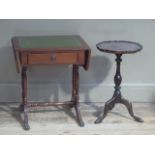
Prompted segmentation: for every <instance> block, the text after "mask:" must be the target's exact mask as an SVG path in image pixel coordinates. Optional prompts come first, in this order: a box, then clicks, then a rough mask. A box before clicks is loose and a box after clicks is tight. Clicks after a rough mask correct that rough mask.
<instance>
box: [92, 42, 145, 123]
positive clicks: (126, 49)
mask: <svg viewBox="0 0 155 155" xmlns="http://www.w3.org/2000/svg"><path fill="white" fill-rule="evenodd" d="M96 47H97V49H98V50H100V51H101V52H106V53H111V54H115V55H116V74H115V76H114V83H115V87H114V88H115V91H114V94H113V96H112V98H111V99H110V100H108V101H107V102H106V103H105V106H104V110H103V114H102V115H100V116H99V117H98V118H97V120H96V121H95V123H96V124H97V123H101V122H102V120H103V119H104V118H105V117H106V116H107V114H108V112H109V111H110V110H112V109H113V108H114V106H115V104H117V103H121V104H123V105H125V106H126V108H127V109H128V112H129V114H130V115H131V117H133V118H134V119H135V121H137V122H143V120H142V119H141V118H139V117H137V116H135V115H134V113H133V108H132V103H131V102H129V101H128V100H126V99H124V98H123V97H122V94H121V90H120V89H121V87H120V85H121V81H122V77H121V72H120V65H121V61H122V59H121V57H122V55H123V54H133V53H136V52H138V51H140V50H142V46H141V45H140V44H138V43H135V42H129V41H103V42H100V43H98V44H97V45H96Z"/></svg>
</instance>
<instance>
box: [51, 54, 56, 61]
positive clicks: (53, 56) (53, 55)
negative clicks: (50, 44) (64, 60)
mask: <svg viewBox="0 0 155 155" xmlns="http://www.w3.org/2000/svg"><path fill="white" fill-rule="evenodd" d="M51 60H52V61H56V53H52V55H51Z"/></svg>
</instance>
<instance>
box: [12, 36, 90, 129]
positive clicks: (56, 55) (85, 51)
mask: <svg viewBox="0 0 155 155" xmlns="http://www.w3.org/2000/svg"><path fill="white" fill-rule="evenodd" d="M12 46H13V51H14V56H15V62H16V67H17V70H18V71H20V70H21V79H22V104H21V106H20V107H21V108H22V110H23V111H24V128H25V129H26V130H29V129H30V126H29V124H28V108H30V107H35V106H52V105H53V106H57V105H69V106H70V107H74V108H75V111H76V116H77V121H78V124H79V125H80V126H84V122H83V120H82V117H81V114H80V110H79V67H80V66H83V67H84V69H85V70H87V69H88V66H89V60H90V48H89V46H88V45H87V44H86V42H85V41H84V40H83V39H82V38H81V37H80V36H77V35H71V36H19V37H13V38H12ZM57 64H58V65H65V64H68V65H73V69H72V98H71V101H67V102H58V103H57V102H52V103H51V102H50V103H32V102H30V101H28V98H27V97H28V96H27V94H28V93H27V91H28V90H27V69H28V68H29V67H32V66H34V65H51V66H52V65H57ZM20 68H21V69H20Z"/></svg>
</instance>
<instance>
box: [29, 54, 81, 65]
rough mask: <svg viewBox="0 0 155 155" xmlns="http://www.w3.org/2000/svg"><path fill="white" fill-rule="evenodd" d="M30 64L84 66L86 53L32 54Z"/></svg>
mask: <svg viewBox="0 0 155 155" xmlns="http://www.w3.org/2000/svg"><path fill="white" fill-rule="evenodd" d="M28 64H30V65H33V64H84V52H81V51H80V52H75V53H73V52H72V53H71V52H70V53H69V52H68V53H67V52H64V53H63V52H61V53H44V54H41V53H40V54H38V53H37V54H36V53H31V54H29V55H28Z"/></svg>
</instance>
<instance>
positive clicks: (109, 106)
mask: <svg viewBox="0 0 155 155" xmlns="http://www.w3.org/2000/svg"><path fill="white" fill-rule="evenodd" d="M116 103H121V104H123V105H125V106H126V108H127V109H128V112H129V114H130V116H131V117H132V118H133V119H134V120H135V121H137V122H144V121H143V120H142V119H141V118H140V117H137V116H135V115H134V112H133V108H132V103H131V102H129V101H128V100H126V99H124V98H122V97H120V98H118V97H112V98H111V99H110V100H108V101H107V102H106V103H105V106H104V111H103V114H102V115H101V116H99V117H98V118H97V120H96V121H95V124H98V123H101V122H102V120H103V119H104V118H105V117H106V116H107V114H108V112H109V111H110V110H112V109H113V108H114V106H115V104H116Z"/></svg>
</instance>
